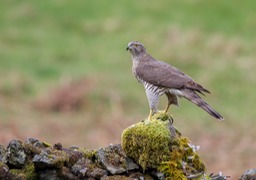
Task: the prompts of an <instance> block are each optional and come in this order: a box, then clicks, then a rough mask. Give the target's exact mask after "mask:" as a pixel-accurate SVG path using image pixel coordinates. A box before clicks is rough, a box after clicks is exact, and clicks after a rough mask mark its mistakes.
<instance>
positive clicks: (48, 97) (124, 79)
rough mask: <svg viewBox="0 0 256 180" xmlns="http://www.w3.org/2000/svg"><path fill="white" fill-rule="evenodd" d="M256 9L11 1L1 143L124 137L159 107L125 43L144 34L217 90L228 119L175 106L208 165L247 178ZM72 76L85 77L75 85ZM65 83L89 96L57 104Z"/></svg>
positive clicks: (3, 14)
mask: <svg viewBox="0 0 256 180" xmlns="http://www.w3.org/2000/svg"><path fill="white" fill-rule="evenodd" d="M255 9H256V2H255V1H253V0H248V1H239V0H226V1H221V0H215V1H203V0H195V1H189V0H182V1H168V0H163V1H151V0H150V1H145V0H142V1H135V0H127V1H117V0H112V1H108V0H106V1H99V0H94V1H92V0H87V1H68V0H65V1H62V0H53V1H50V0H44V1H32V0H30V1H29V0H28V1H18V0H4V1H2V2H1V6H0V143H1V144H5V145H6V144H7V143H8V142H9V141H10V140H11V139H13V138H18V139H26V138H27V137H35V138H39V139H40V140H45V141H48V142H50V143H57V142H61V143H63V145H65V146H71V145H73V144H77V145H80V146H86V147H89V148H98V147H99V146H106V145H108V144H109V143H119V142H120V134H121V132H122V130H123V129H124V128H125V127H127V126H128V125H130V124H132V123H134V122H137V121H140V120H142V119H143V118H145V117H146V116H147V115H148V111H149V109H148V104H147V100H146V96H145V93H144V90H143V87H142V86H141V85H139V84H138V83H137V81H136V80H135V79H134V77H133V75H132V73H131V60H130V54H129V53H128V52H126V51H125V48H126V46H127V43H128V42H129V41H131V40H139V41H142V42H143V43H144V44H145V46H146V47H147V49H148V51H149V52H150V54H151V55H153V56H154V57H155V58H157V59H160V60H164V61H166V62H168V63H171V64H172V65H174V66H176V67H178V68H179V69H181V70H182V71H184V72H186V73H187V74H189V75H190V76H191V77H193V79H195V80H196V81H197V82H199V83H200V84H202V85H204V86H205V87H206V88H208V89H209V90H211V92H212V94H211V95H209V96H207V97H205V99H206V100H207V101H208V102H209V103H210V104H211V105H212V106H213V107H215V108H216V109H217V110H218V111H219V112H220V113H221V114H222V115H223V116H224V117H225V119H226V120H225V121H224V122H221V123H220V122H217V121H215V120H214V119H212V118H211V117H210V116H208V115H207V114H206V113H205V112H203V111H202V110H200V109H199V108H197V107H196V106H194V105H192V104H191V103H189V102H187V101H185V100H181V101H180V108H176V107H174V108H171V113H172V114H173V116H174V118H175V125H176V126H177V127H178V128H179V129H180V131H181V132H183V134H184V135H186V136H189V137H190V139H191V140H192V143H194V144H198V145H200V146H201V149H200V152H199V153H200V154H201V155H202V156H203V159H205V161H206V164H207V167H208V171H209V172H215V173H216V172H218V171H223V173H224V174H226V175H231V176H232V179H233V178H234V179H237V178H238V175H239V174H242V173H243V171H245V170H246V169H249V168H253V167H255V158H254V157H255V150H256V143H255V138H256V133H255V130H254V127H255V125H256V121H255V116H256V111H255V102H256V94H255V92H254V91H255V89H256V71H255V68H256V60H255V57H256V52H255V47H256V43H255V42H256V41H255V40H256V33H255V30H256V21H255V18H256V11H255ZM84 79H85V80H84ZM70 82H76V83H77V84H82V85H81V86H80V85H77V88H74V90H73V89H72V88H71V89H70V88H68V87H67V86H71V87H72V84H71V85H70ZM79 88H80V89H82V90H84V91H81V90H80V91H79ZM67 89H68V90H67ZM77 89H78V90H77ZM63 91H65V93H66V94H65V93H64V95H67V94H70V93H72V91H74V92H79V93H74V94H80V95H81V97H82V98H83V100H82V101H81V103H79V104H78V105H76V106H75V107H73V106H72V103H71V107H64V108H63V109H61V110H59V111H56V108H53V106H51V103H53V102H52V101H54V100H55V101H58V100H59V101H60V102H62V101H61V100H62V98H63V97H62V96H60V97H59V99H58V98H57V100H56V99H54V98H55V97H56V96H58V95H59V94H62V93H63ZM83 92H86V93H83ZM72 98H74V97H73V96H72V97H71V100H70V101H72V100H73V99H72ZM72 102H73V101H72ZM68 103H70V102H68ZM38 104H39V108H38V106H37V105H38ZM42 104H43V105H42ZM164 104H165V100H164V98H163V99H162V102H161V104H160V106H161V108H163V107H164ZM60 106H61V105H60Z"/></svg>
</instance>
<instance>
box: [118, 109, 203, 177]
mask: <svg viewBox="0 0 256 180" xmlns="http://www.w3.org/2000/svg"><path fill="white" fill-rule="evenodd" d="M170 119H171V117H170V116H168V115H166V114H163V113H161V112H160V113H157V114H155V115H154V116H153V118H152V119H151V121H150V122H139V123H136V124H134V125H131V126H130V127H128V128H126V129H125V130H124V131H123V133H122V148H123V150H124V151H125V153H126V154H127V155H128V156H129V157H131V158H133V159H134V160H135V161H136V162H137V163H138V164H139V165H140V166H141V167H142V169H143V170H144V171H145V170H151V169H157V170H158V171H160V172H162V173H164V175H165V178H166V179H187V177H189V176H191V175H196V174H199V175H201V174H204V173H205V171H206V168H205V165H204V163H203V162H202V161H201V160H200V157H199V155H198V154H197V153H196V150H195V149H196V148H194V147H195V146H193V145H191V144H190V141H189V140H188V138H186V137H183V136H181V133H179V132H178V131H177V129H176V128H174V127H173V126H172V124H171V122H170ZM173 129H174V132H176V133H175V134H174V136H173V131H172V130H173Z"/></svg>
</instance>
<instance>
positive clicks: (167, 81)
mask: <svg viewBox="0 0 256 180" xmlns="http://www.w3.org/2000/svg"><path fill="white" fill-rule="evenodd" d="M126 50H129V51H130V53H131V55H132V72H133V74H134V75H135V77H136V78H137V80H138V81H139V82H140V83H141V84H143V86H144V88H145V91H146V95H147V98H148V102H149V106H150V113H149V117H148V119H149V120H150V119H151V118H152V115H153V114H154V113H156V112H157V110H158V102H159V97H160V96H161V95H163V94H165V95H166V96H167V98H168V104H167V107H166V109H165V110H164V113H167V111H168V109H169V107H170V105H171V104H174V105H177V106H178V98H177V97H184V98H186V99H187V100H189V101H190V102H192V103H194V104H196V105H197V106H198V107H200V108H202V109H203V110H205V111H206V112H207V113H209V114H210V115H211V116H213V117H215V118H217V119H219V120H224V118H223V117H222V116H221V115H220V114H219V113H218V112H217V111H216V110H214V109H213V108H212V107H211V106H210V105H209V104H207V103H206V102H205V101H204V100H203V99H202V98H201V97H200V96H199V95H198V94H202V95H204V93H210V91H208V90H207V89H205V88H204V87H203V86H201V85H200V84H198V83H196V82H195V81H194V80H193V79H192V78H191V77H189V76H188V75H186V74H185V73H183V72H181V71H180V70H179V69H177V68H175V67H173V66H171V65H169V64H167V63H165V62H162V61H158V60H156V59H154V58H153V57H152V56H150V55H149V54H148V53H147V51H146V48H145V47H144V45H143V44H142V43H140V42H138V41H132V42H129V44H128V46H127V48H126Z"/></svg>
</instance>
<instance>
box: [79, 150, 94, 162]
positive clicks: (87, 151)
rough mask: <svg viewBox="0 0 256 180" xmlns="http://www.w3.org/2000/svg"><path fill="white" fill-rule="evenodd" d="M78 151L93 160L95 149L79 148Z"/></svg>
mask: <svg viewBox="0 0 256 180" xmlns="http://www.w3.org/2000/svg"><path fill="white" fill-rule="evenodd" d="M78 151H80V152H82V153H83V155H84V157H85V158H88V159H91V160H94V159H95V155H96V150H89V149H85V148H79V149H78Z"/></svg>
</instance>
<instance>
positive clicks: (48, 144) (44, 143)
mask: <svg viewBox="0 0 256 180" xmlns="http://www.w3.org/2000/svg"><path fill="white" fill-rule="evenodd" d="M42 144H43V145H44V146H45V147H52V145H51V144H50V143H48V142H45V141H42Z"/></svg>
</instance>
